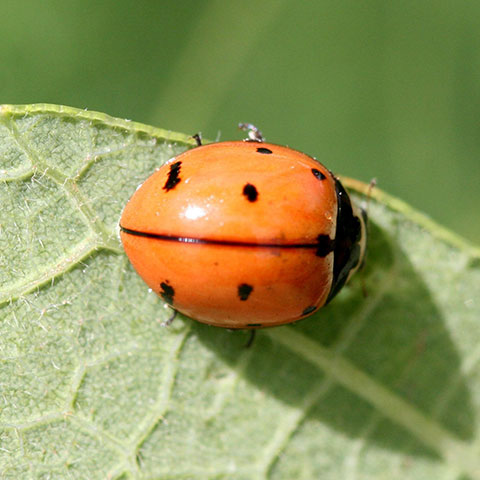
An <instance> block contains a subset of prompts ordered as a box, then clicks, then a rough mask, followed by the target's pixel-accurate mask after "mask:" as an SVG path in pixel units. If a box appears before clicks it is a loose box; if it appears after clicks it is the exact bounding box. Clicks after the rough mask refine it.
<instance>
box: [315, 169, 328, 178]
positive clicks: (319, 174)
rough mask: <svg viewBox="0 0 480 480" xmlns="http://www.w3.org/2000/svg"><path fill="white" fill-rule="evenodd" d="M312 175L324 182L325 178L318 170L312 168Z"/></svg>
mask: <svg viewBox="0 0 480 480" xmlns="http://www.w3.org/2000/svg"><path fill="white" fill-rule="evenodd" d="M312 173H313V175H315V177H316V178H318V179H319V180H325V179H326V178H327V177H326V176H325V175H324V174H323V173H322V172H321V171H320V170H317V169H316V168H312Z"/></svg>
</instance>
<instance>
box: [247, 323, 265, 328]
mask: <svg viewBox="0 0 480 480" xmlns="http://www.w3.org/2000/svg"><path fill="white" fill-rule="evenodd" d="M261 326H262V324H261V323H247V327H261Z"/></svg>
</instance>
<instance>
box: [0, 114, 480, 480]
mask: <svg viewBox="0 0 480 480" xmlns="http://www.w3.org/2000/svg"><path fill="white" fill-rule="evenodd" d="M193 133H194V132H193ZM194 146H195V140H194V139H193V138H192V137H190V136H189V135H186V134H185V135H183V134H178V133H173V132H169V131H166V130H161V129H157V128H153V127H149V126H146V125H142V124H139V123H135V122H130V121H125V120H119V119H115V118H111V117H109V116H107V115H105V114H100V113H95V112H88V111H84V110H77V109H74V108H70V107H62V106H54V105H26V106H11V105H4V106H1V107H0V204H1V206H2V207H1V209H0V362H1V363H0V365H1V366H0V477H1V478H6V479H9V478H12V479H13V478H79V479H84V478H88V479H97V478H98V479H104V478H112V479H120V478H122V479H137V478H138V479H140V478H152V479H153V478H161V479H187V478H195V479H220V478H221V479H229V480H231V479H270V478H272V479H273V478H274V479H292V478H295V479H306V480H307V479H308V480H309V479H313V478H347V479H369V480H372V479H379V480H380V479H382V480H383V479H405V478H408V479H417V478H418V479H425V478H429V479H439V480H443V479H445V480H447V479H448V480H451V479H455V478H456V479H460V478H462V479H471V480H475V479H480V455H479V452H480V441H479V418H480V412H479V409H480V402H479V399H478V398H479V394H478V392H479V391H480V376H479V375H478V373H477V372H478V371H479V363H480V347H479V345H480V322H479V321H478V320H479V318H480V300H479V295H478V293H479V291H478V289H479V285H480V249H478V248H477V247H475V246H472V245H470V244H468V243H467V242H465V241H463V240H462V239H459V238H458V237H456V236H455V235H454V234H452V233H451V232H448V231H447V230H445V229H443V228H442V227H440V226H438V225H436V224H435V223H434V222H432V221H431V220H429V219H427V218H425V217H424V216H423V215H422V214H420V213H418V212H415V211H414V210H412V209H411V208H410V207H408V206H407V205H405V204H404V203H403V202H401V201H400V200H397V199H394V198H392V197H390V196H388V195H387V194H385V193H383V192H381V191H380V190H378V189H374V190H373V191H372V192H371V196H370V199H369V217H370V222H369V243H368V252H367V259H366V263H365V267H364V269H363V270H362V272H361V273H360V274H359V275H357V276H356V278H354V279H353V281H352V282H351V284H349V285H348V286H347V287H345V288H344V289H343V290H342V292H341V293H340V294H339V295H338V296H337V297H336V298H335V299H334V300H333V301H332V302H331V304H329V305H328V306H327V307H326V308H323V309H320V311H318V312H317V313H316V314H314V315H313V316H312V317H310V318H308V319H306V320H304V321H302V322H299V323H297V324H295V325H289V326H285V327H278V328H272V329H267V330H260V331H258V332H257V336H256V339H255V342H254V344H253V345H252V346H251V348H244V345H245V343H246V340H247V338H248V332H243V331H235V332H232V331H228V330H224V329H219V328H213V327H209V326H208V325H203V324H199V323H197V322H194V321H192V320H191V319H189V318H186V317H183V316H182V315H178V316H177V318H176V319H175V321H174V322H173V324H172V325H170V326H169V327H164V326H162V323H163V322H164V321H165V320H166V319H167V318H168V317H169V316H170V314H171V311H170V310H169V308H167V307H166V305H165V304H164V302H163V301H162V300H161V298H159V297H157V296H156V295H155V294H154V293H152V292H151V291H149V290H148V288H147V287H146V286H145V284H144V283H143V282H142V280H141V279H140V278H139V277H138V275H136V273H135V272H134V270H133V268H132V267H131V265H130V264H129V262H128V261H127V259H126V256H125V254H124V253H123V250H122V248H121V244H120V242H119V238H118V220H119V218H120V214H121V212H122V209H123V206H124V205H125V203H126V202H127V200H128V198H129V197H130V196H131V194H132V193H133V192H134V191H135V189H136V188H137V186H138V185H139V184H141V183H142V182H143V181H144V180H145V179H146V178H147V177H148V176H149V175H150V174H151V173H152V172H153V171H154V170H155V168H157V167H158V166H160V165H162V164H163V163H165V162H166V161H167V160H169V159H171V158H172V157H174V156H176V155H178V154H179V153H180V152H182V151H184V150H185V149H187V148H192V147H194ZM316 153H317V156H318V158H319V159H320V160H321V155H320V154H319V153H318V152H316ZM333 168H334V166H333ZM342 182H343V183H344V185H345V186H346V187H347V188H348V189H349V191H350V192H351V193H352V195H353V197H354V198H355V200H357V201H358V202H360V203H361V202H364V201H365V199H366V195H367V193H368V187H367V186H365V185H363V184H360V183H359V182H357V181H354V180H349V179H344V180H343V179H342ZM192 275H195V266H194V265H192ZM364 292H366V295H365V294H364Z"/></svg>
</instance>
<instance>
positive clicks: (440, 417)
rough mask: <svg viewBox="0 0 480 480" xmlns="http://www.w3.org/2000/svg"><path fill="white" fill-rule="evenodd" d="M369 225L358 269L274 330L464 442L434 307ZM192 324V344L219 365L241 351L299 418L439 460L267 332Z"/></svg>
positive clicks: (464, 395)
mask: <svg viewBox="0 0 480 480" xmlns="http://www.w3.org/2000/svg"><path fill="white" fill-rule="evenodd" d="M370 229H371V232H370V236H369V248H368V258H367V262H366V266H365V267H366V268H365V269H364V270H363V271H362V273H360V275H358V274H357V278H356V279H355V280H354V281H353V282H352V285H351V286H347V287H345V288H344V290H343V291H342V292H341V293H340V294H339V295H338V296H337V298H335V299H334V300H333V301H332V302H331V304H330V305H328V306H327V307H325V308H323V309H321V310H320V311H319V312H317V313H316V314H315V315H313V316H312V317H310V318H308V319H306V320H303V321H301V322H298V323H297V324H295V325H290V326H284V327H276V328H284V329H294V331H295V333H296V334H300V335H304V336H305V337H307V338H308V339H309V340H310V341H312V340H313V341H314V342H315V343H317V344H318V345H319V348H320V349H321V350H324V349H325V348H326V349H328V351H329V352H333V353H335V354H336V355H338V356H339V357H341V358H342V359H344V360H347V361H348V362H350V364H352V365H354V366H355V367H356V368H357V369H359V370H360V371H362V372H363V373H365V374H367V375H368V376H369V377H370V379H371V380H373V381H374V382H376V383H377V384H378V385H379V386H381V387H382V388H384V389H387V390H388V391H390V392H391V393H393V394H394V395H396V396H398V397H399V398H401V399H402V400H403V401H404V402H407V403H408V404H409V405H410V406H411V407H413V408H414V409H416V410H418V411H419V412H421V413H422V414H423V415H425V416H426V417H427V418H428V419H429V420H430V421H432V422H436V423H437V424H439V425H440V426H441V427H442V428H444V429H445V430H447V431H449V432H450V434H451V435H452V436H454V437H457V438H458V439H461V440H469V439H471V438H472V437H473V433H474V432H473V425H474V413H473V408H472V402H471V396H470V392H469V390H468V388H467V385H466V383H465V379H464V377H463V375H462V373H461V369H460V366H461V360H460V357H459V354H458V353H457V351H456V349H455V346H454V344H453V342H452V340H451V338H450V336H449V333H448V330H447V329H446V326H445V321H444V319H443V317H442V314H441V313H440V311H439V309H438V308H437V306H436V304H435V301H434V300H433V298H432V297H431V295H430V293H429V291H428V288H427V287H426V285H425V283H424V282H423V280H422V278H421V277H420V275H419V274H418V273H417V272H416V271H415V269H414V268H413V266H412V264H411V263H410V261H409V259H408V258H407V257H406V256H405V254H404V253H403V252H402V251H401V249H400V247H399V246H398V244H397V243H396V241H395V239H393V238H391V237H389V236H388V234H387V233H386V232H384V231H383V230H381V229H380V228H378V227H376V226H375V225H370ZM362 276H363V278H362ZM365 288H366V290H367V296H365V294H364V290H365ZM193 328H194V332H195V334H196V335H197V337H198V339H199V340H200V342H202V343H203V344H204V345H205V346H207V347H208V348H210V349H211V350H213V351H214V352H215V353H216V354H218V355H219V356H220V357H221V359H222V360H224V361H225V362H226V363H227V364H229V365H231V366H234V367H238V364H239V362H242V360H241V359H244V358H245V356H248V360H247V361H244V360H243V362H244V364H245V367H244V368H242V370H241V371H242V372H243V375H244V378H245V379H246V380H247V381H248V382H251V383H252V384H254V385H255V386H256V387H257V388H259V389H260V390H262V391H268V392H269V393H270V394H271V395H274V396H275V397H276V398H277V399H279V400H281V401H282V402H284V403H286V404H289V405H292V406H294V407H296V408H300V409H303V419H304V421H308V422H309V421H318V422H320V423H321V424H322V425H326V426H328V427H329V428H330V429H333V430H335V431H338V432H341V433H342V434H344V435H347V436H348V437H350V438H352V439H357V438H361V439H362V440H363V441H364V442H374V443H375V444H377V445H379V446H381V447H383V448H387V449H391V450H395V451H401V452H404V453H407V454H408V455H410V456H428V457H431V458H438V453H437V452H435V451H433V450H432V449H431V448H430V447H428V446H427V445H425V444H423V443H422V442H421V441H420V440H419V439H417V438H416V437H415V436H414V435H413V434H412V433H410V432H409V431H407V430H406V429H405V428H403V427H402V426H401V425H399V424H397V423H394V422H393V421H391V420H390V419H388V418H386V417H385V416H383V415H382V414H381V413H380V412H378V411H376V410H375V408H374V407H373V406H372V405H371V404H370V403H368V402H367V401H366V400H364V399H362V398H360V396H358V395H357V394H355V393H353V392H352V391H350V390H349V389H348V387H347V386H341V385H339V384H337V383H336V382H335V379H334V377H330V376H329V372H328V371H323V370H322V369H320V368H319V367H318V366H314V365H313V364H312V363H310V362H309V361H308V360H307V359H306V358H304V357H303V356H302V355H300V354H296V353H294V352H293V351H292V350H291V349H290V348H287V347H286V346H284V345H281V344H280V343H279V342H276V341H275V340H274V335H272V336H270V335H269V332H268V331H267V330H261V331H258V332H257V335H256V338H255V341H254V343H253V345H252V347H251V348H249V349H247V348H245V344H246V342H247V340H248V337H249V332H245V331H243V332H240V331H233V332H232V331H227V330H223V329H218V328H213V327H209V326H207V325H202V324H198V323H197V322H194V327H193ZM293 341H295V340H294V339H292V342H293ZM346 385H348V382H347V383H346ZM315 392H317V393H315ZM297 428H300V429H301V425H299V426H298V427H297Z"/></svg>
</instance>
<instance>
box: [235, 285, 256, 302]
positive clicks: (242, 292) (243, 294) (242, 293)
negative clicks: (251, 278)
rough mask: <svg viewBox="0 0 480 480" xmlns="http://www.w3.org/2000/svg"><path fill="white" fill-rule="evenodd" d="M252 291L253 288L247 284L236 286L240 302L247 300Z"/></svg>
mask: <svg viewBox="0 0 480 480" xmlns="http://www.w3.org/2000/svg"><path fill="white" fill-rule="evenodd" d="M252 291H253V287H252V286H251V285H249V284H248V283H241V284H240V285H239V286H238V296H239V297H240V300H242V301H245V300H247V299H248V297H249V296H250V294H251V293H252Z"/></svg>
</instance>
